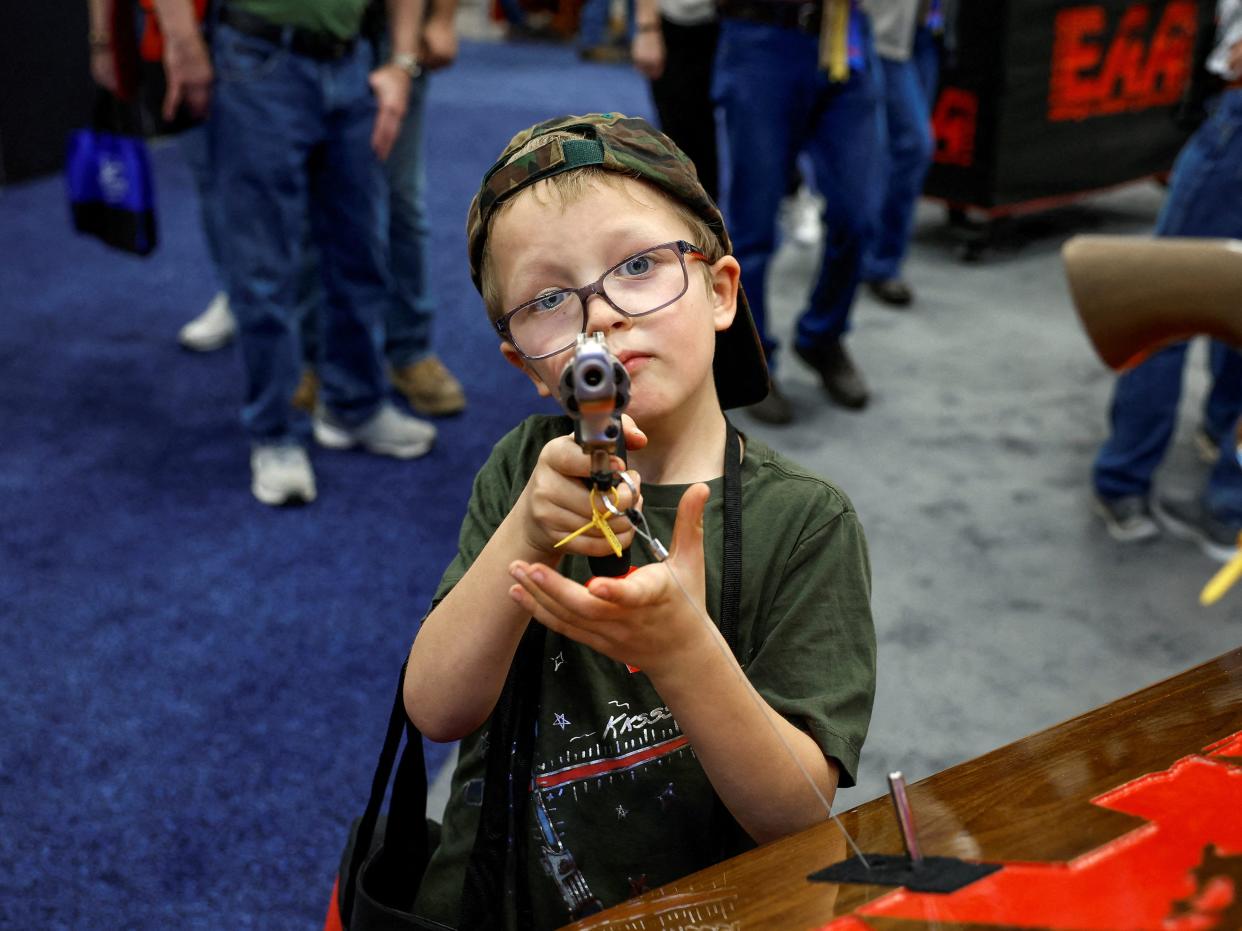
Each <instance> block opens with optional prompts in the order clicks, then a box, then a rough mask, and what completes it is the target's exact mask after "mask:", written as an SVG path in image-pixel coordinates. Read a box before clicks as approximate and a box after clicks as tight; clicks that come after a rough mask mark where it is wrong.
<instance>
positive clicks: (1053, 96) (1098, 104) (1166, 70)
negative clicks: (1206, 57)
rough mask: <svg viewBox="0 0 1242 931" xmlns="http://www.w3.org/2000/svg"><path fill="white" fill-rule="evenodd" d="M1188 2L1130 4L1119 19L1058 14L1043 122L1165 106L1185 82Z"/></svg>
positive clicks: (1192, 8) (1078, 10) (1193, 20)
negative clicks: (1050, 79)
mask: <svg viewBox="0 0 1242 931" xmlns="http://www.w3.org/2000/svg"><path fill="white" fill-rule="evenodd" d="M1197 27H1198V11H1197V8H1196V5H1195V3H1194V0H1169V2H1168V3H1167V4H1165V5H1164V6H1163V9H1162V8H1161V6H1160V5H1159V4H1156V5H1155V6H1153V5H1152V4H1150V3H1135V4H1133V5H1131V6H1129V7H1128V8H1127V9H1126V11H1125V12H1124V13H1122V14H1121V17H1120V19H1117V17H1116V14H1115V13H1113V14H1110V13H1109V12H1107V11H1106V10H1105V8H1104V7H1103V6H1100V5H1097V4H1092V5H1090V6H1076V7H1070V8H1068V9H1064V10H1061V11H1060V12H1059V13H1057V17H1056V22H1055V26H1054V28H1055V35H1056V39H1055V41H1054V43H1053V46H1052V82H1051V86H1050V87H1049V89H1048V120H1049V122H1058V121H1061V120H1082V119H1086V118H1088V117H1092V116H1103V115H1105V114H1109V113H1124V112H1127V111H1135V110H1146V109H1148V108H1150V107H1160V106H1168V105H1170V104H1173V103H1175V102H1176V101H1177V99H1178V98H1179V97H1180V96H1181V94H1182V90H1183V88H1184V87H1185V86H1186V81H1187V79H1188V78H1189V77H1190V68H1191V58H1192V55H1193V52H1194V44H1195V31H1196V29H1197Z"/></svg>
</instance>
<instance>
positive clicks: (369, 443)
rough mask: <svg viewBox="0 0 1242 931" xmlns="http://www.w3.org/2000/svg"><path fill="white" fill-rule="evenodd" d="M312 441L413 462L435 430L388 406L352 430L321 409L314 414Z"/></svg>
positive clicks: (433, 436)
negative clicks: (313, 438) (356, 448)
mask: <svg viewBox="0 0 1242 931" xmlns="http://www.w3.org/2000/svg"><path fill="white" fill-rule="evenodd" d="M315 439H316V440H317V441H318V443H319V445H320V446H326V447H328V448H329V449H353V448H354V447H355V446H361V447H362V448H363V449H365V450H366V451H367V452H369V453H375V454H376V455H377V456H392V457H394V458H396V459H417V458H418V457H419V456H422V455H424V454H426V453H427V452H428V451H429V450H430V449H431V445H432V444H433V443H434V442H435V441H436V428H435V427H433V426H432V425H431V424H429V423H427V421H425V420H419V419H418V418H417V417H411V416H409V415H408V414H403V413H401V412H400V411H398V410H397V409H396V408H395V407H393V406H392V405H391V404H388V403H385V404H382V405H380V409H379V410H378V411H376V412H375V414H374V415H372V417H371V419H370V420H367V421H364V422H363V423H361V424H359V425H358V426H356V427H349V426H346V425H345V424H343V423H341V422H340V421H339V420H337V419H336V418H335V417H333V416H332V414H331V412H330V411H328V410H326V409H325V408H323V407H320V408H319V410H317V411H316V412H315Z"/></svg>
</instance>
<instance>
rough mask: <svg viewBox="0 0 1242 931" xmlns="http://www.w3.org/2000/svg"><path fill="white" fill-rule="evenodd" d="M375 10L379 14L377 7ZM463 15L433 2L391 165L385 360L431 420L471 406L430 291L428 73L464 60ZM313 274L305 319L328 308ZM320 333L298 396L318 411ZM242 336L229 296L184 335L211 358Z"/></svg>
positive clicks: (312, 337)
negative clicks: (450, 361)
mask: <svg viewBox="0 0 1242 931" xmlns="http://www.w3.org/2000/svg"><path fill="white" fill-rule="evenodd" d="M372 8H373V9H378V7H377V6H376V5H375V4H372ZM456 15H457V0H430V5H429V7H428V9H427V16H426V19H425V20H424V22H423V24H422V29H421V33H420V43H419V52H418V61H417V68H416V69H415V70H414V71H413V73H412V77H411V79H410V94H409V103H408V104H407V106H406V112H405V117H404V119H403V120H402V122H401V130H400V132H399V133H398V135H397V138H396V141H395V142H394V143H393V146H392V151H391V152H390V153H389V156H388V158H387V159H386V160H385V161H384V171H385V175H386V178H387V184H388V193H389V214H390V219H389V229H388V244H389V269H390V272H391V276H392V283H393V294H392V300H391V301H390V302H389V304H388V307H387V309H386V311H385V313H384V333H385V336H384V355H385V357H386V359H387V362H388V368H389V373H390V378H391V380H392V383H393V385H394V386H395V387H396V388H397V390H398V391H400V392H401V393H402V394H403V395H404V396H405V398H406V400H408V401H409V403H410V406H411V407H413V408H414V410H415V411H417V412H418V413H420V414H426V415H431V416H445V415H449V414H456V413H459V412H461V411H462V410H463V409H464V408H465V406H466V397H465V392H464V390H463V388H462V385H461V382H460V381H459V380H458V379H457V378H456V377H455V376H454V375H453V374H452V372H450V371H449V370H448V368H447V367H446V366H445V365H444V363H443V362H442V361H441V360H440V358H439V356H438V355H436V353H435V352H433V351H432V346H431V329H432V322H433V319H434V316H435V296H434V294H433V293H432V290H431V274H430V268H429V262H428V255H427V253H428V249H429V246H430V229H429V223H428V219H427V204H426V183H427V172H426V142H425V138H426V133H425V128H424V127H425V113H426V101H427V92H428V83H429V79H428V72H431V71H435V70H438V69H441V68H444V67H447V66H448V65H450V64H452V63H453V61H454V59H455V58H456V57H457V26H456ZM376 31H377V33H378V35H376V36H375V41H376V44H377V46H378V49H377V54H378V60H379V61H386V60H388V59H389V58H391V56H392V42H391V39H390V38H389V37H388V35H387V34H386V31H385V29H384V28H383V25H382V24H381V25H380V28H379V29H378V30H376ZM186 141H187V143H190V142H191V140H186ZM200 148H203V149H204V151H202V152H201V154H200V153H198V152H197V151H196V150H195V149H193V148H189V149H187V160H189V161H191V165H192V166H196V167H195V177H196V179H197V180H198V181H199V188H200V193H201V198H202V201H203V210H204V223H203V226H204V230H205V231H206V232H207V240H208V245H209V247H210V251H211V253H212V256H213V259H214V258H215V257H216V255H217V253H218V246H217V245H216V244H215V243H216V241H217V240H218V234H217V235H215V236H213V226H214V224H213V222H212V219H213V218H212V217H211V216H210V215H209V210H210V209H211V206H210V205H211V202H212V197H211V195H210V184H209V183H206V182H205V181H204V179H206V178H208V177H209V170H208V169H209V166H207V165H205V164H203V163H204V162H205V160H206V151H205V147H201V146H200ZM217 222H218V221H217ZM217 264H218V263H217ZM316 264H317V263H316ZM310 272H311V275H312V278H313V280H312V281H311V282H310V284H309V287H308V291H309V292H310V293H309V294H308V295H306V296H305V300H304V306H305V307H306V308H307V309H306V311H305V312H306V313H310V314H317V312H318V308H319V306H320V305H321V304H322V301H323V294H322V288H320V287H319V285H318V275H317V269H314V268H312V269H311V270H310ZM319 328H320V327H319V321H318V320H317V319H311V320H309V321H307V323H306V324H305V326H303V328H302V333H303V342H304V346H303V355H304V357H305V358H306V361H307V364H308V365H309V366H310V369H309V370H308V372H307V374H306V375H304V377H303V381H302V382H301V383H300V384H299V386H298V389H297V392H296V395H295V396H296V398H297V402H298V405H299V406H302V407H307V408H313V406H314V404H315V401H316V397H317V393H318V384H319V380H318V376H317V375H316V374H315V372H314V367H315V356H316V354H317V352H318V343H319V335H318V334H319ZM235 332H236V324H235V322H234V320H233V316H232V314H231V313H230V311H229V305H228V297H227V295H225V294H223V293H221V294H218V295H217V296H216V297H215V299H213V301H212V303H211V304H210V305H209V306H208V308H207V310H206V311H204V313H202V314H201V315H200V316H199V317H196V318H195V319H194V320H191V321H190V322H189V323H187V324H186V325H185V326H184V327H183V328H182V330H181V334H180V337H179V339H180V342H181V344H182V345H183V346H185V347H186V348H187V349H193V350H197V351H203V352H205V351H210V350H213V349H218V348H220V347H222V346H225V345H227V344H228V343H229V342H230V341H231V339H232V338H233V335H234V333H235Z"/></svg>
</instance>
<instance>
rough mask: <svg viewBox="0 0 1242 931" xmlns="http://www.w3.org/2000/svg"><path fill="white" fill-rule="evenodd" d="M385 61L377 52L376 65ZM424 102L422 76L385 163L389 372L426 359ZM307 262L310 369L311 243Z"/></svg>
mask: <svg viewBox="0 0 1242 931" xmlns="http://www.w3.org/2000/svg"><path fill="white" fill-rule="evenodd" d="M386 58H387V50H382V51H381V55H380V59H381V60H385V59H386ZM426 100H427V75H425V74H422V75H419V76H418V77H417V78H415V79H414V80H413V81H411V82H410V100H409V104H408V106H407V108H406V111H405V118H404V120H402V123H401V131H400V132H399V133H398V135H397V139H396V142H394V143H393V147H392V151H391V152H389V153H388V159H387V161H385V162H384V174H385V176H386V178H387V188H386V190H387V193H388V213H389V222H388V259H389V265H388V273H389V276H390V278H391V280H392V294H391V296H390V299H389V301H388V303H387V306H386V309H385V312H384V355H385V356H386V357H387V358H388V362H389V364H390V365H392V367H393V368H400V367H401V366H404V365H409V364H410V363H411V362H417V361H419V360H420V359H423V358H425V357H426V356H428V355H430V354H431V320H432V316H433V314H434V312H435V303H434V298H433V297H432V294H431V283H430V282H431V276H430V272H429V269H428V267H427V250H428V247H429V245H430V235H431V228H430V224H429V223H428V220H427V200H426V195H425V193H424V192H425V191H426V187H427V170H426V168H425V164H426V162H425V159H424V152H425V145H424V141H423V140H424V134H423V113H424V111H425V109H426ZM309 246H310V248H309V249H308V250H307V251H308V256H309V261H308V262H306V263H305V264H304V266H303V269H304V271H303V282H304V283H303V292H302V301H301V304H302V308H303V309H302V311H301V314H302V317H303V323H302V328H301V331H302V355H303V358H305V359H306V360H307V363H308V364H309V365H311V366H315V367H318V365H319V361H318V360H319V345H320V338H319V331H320V326H321V324H322V321H321V320H320V313H321V308H322V306H323V303H324V292H323V288H322V286H321V285H320V282H319V267H318V266H319V263H318V261H316V251H315V248H314V243H313V242H309Z"/></svg>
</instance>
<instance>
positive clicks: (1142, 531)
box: [1095, 495, 1160, 543]
mask: <svg viewBox="0 0 1242 931" xmlns="http://www.w3.org/2000/svg"><path fill="white" fill-rule="evenodd" d="M1095 512H1096V513H1097V514H1099V515H1100V517H1101V519H1102V520H1103V521H1104V526H1105V527H1107V528H1108V535H1109V536H1110V537H1112V538H1113V539H1114V540H1116V541H1117V542H1118V543H1138V542H1139V541H1140V540H1150V539H1152V538H1153V537H1158V536H1160V525H1159V524H1157V523H1156V522H1155V520H1154V519H1153V518H1152V516H1151V505H1150V504H1149V503H1148V501H1147V496H1146V495H1122V496H1121V497H1120V498H1106V497H1104V496H1103V495H1096V496H1095Z"/></svg>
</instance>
